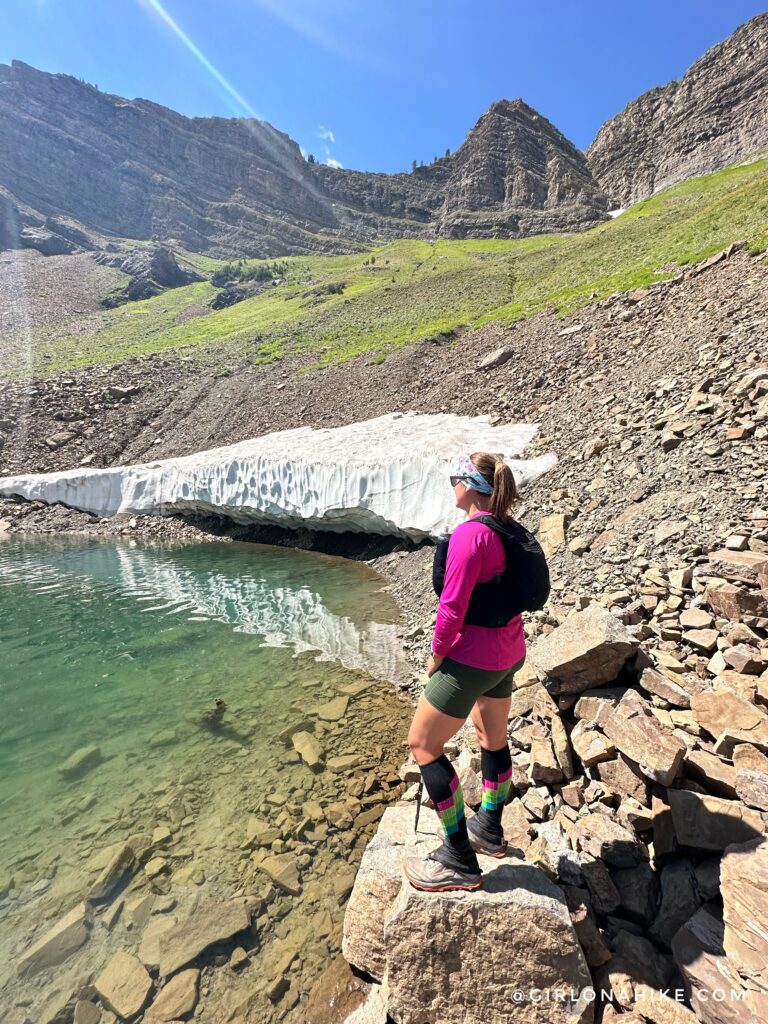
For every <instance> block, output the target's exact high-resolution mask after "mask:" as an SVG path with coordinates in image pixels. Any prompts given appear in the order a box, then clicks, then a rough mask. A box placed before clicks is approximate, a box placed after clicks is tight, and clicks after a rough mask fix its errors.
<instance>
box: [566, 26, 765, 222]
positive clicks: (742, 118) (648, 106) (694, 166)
mask: <svg viewBox="0 0 768 1024" xmlns="http://www.w3.org/2000/svg"><path fill="white" fill-rule="evenodd" d="M764 146H768V12H765V13H763V14H758V15H756V16H755V17H754V18H752V19H750V20H749V21H747V22H745V23H744V24H743V25H740V26H739V27H738V28H737V29H736V30H735V31H734V32H733V33H732V34H731V35H730V36H728V37H727V38H726V39H724V40H722V41H721V42H719V43H716V44H715V45H714V46H712V47H710V48H709V49H708V50H707V51H706V52H705V53H704V54H703V55H702V56H701V57H699V59H698V60H696V61H694V63H693V64H692V65H691V66H690V68H688V70H687V71H686V73H685V74H684V75H683V77H682V78H681V79H673V80H672V81H671V82H669V83H667V85H662V86H655V87H654V88H653V89H649V90H648V91H647V92H644V93H642V94H641V95H640V96H638V97H637V98H636V99H634V100H632V101H631V102H630V103H628V104H627V105H626V107H625V108H624V109H623V110H622V111H620V112H619V113H618V114H616V115H615V116H614V117H612V118H609V119H608V120H607V121H606V122H605V124H604V125H603V126H602V127H601V128H600V130H599V131H598V133H597V135H596V136H595V138H594V140H593V141H592V143H591V144H590V145H589V146H588V148H587V150H586V155H587V160H588V162H589V166H590V168H591V170H592V173H593V174H594V176H595V178H596V179H597V181H598V182H599V183H600V185H601V186H602V187H603V188H604V189H605V191H606V192H607V193H608V195H609V196H610V198H611V201H612V203H613V204H615V205H618V206H627V205H628V204H630V203H633V202H637V201H639V200H641V199H646V198H647V197H648V196H650V195H653V194H654V193H656V192H659V191H661V190H662V189H664V188H668V187H669V186H670V185H674V184H676V183H677V182H678V181H683V180H685V179H686V178H691V177H695V176H696V175H700V174H707V173H709V172H710V171H716V170H719V169H720V168H721V167H724V166H726V164H728V163H731V162H733V161H735V160H738V159H740V158H742V157H744V156H746V155H748V154H750V153H751V152H754V151H757V150H759V149H761V148H762V147H764Z"/></svg>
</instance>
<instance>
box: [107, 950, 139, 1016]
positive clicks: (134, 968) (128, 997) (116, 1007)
mask: <svg viewBox="0 0 768 1024" xmlns="http://www.w3.org/2000/svg"><path fill="white" fill-rule="evenodd" d="M94 987H95V988H96V991H97V992H98V993H99V998H100V999H101V1001H102V1002H103V1003H104V1005H105V1006H106V1007H107V1008H108V1009H110V1010H113V1011H114V1012H115V1013H116V1014H117V1015H118V1017H121V1018H122V1019H123V1020H128V1019H130V1018H131V1017H135V1016H136V1015H137V1014H138V1013H139V1012H140V1011H141V1010H143V1008H144V1007H145V1006H146V1004H147V1000H148V999H149V995H150V992H151V991H152V979H151V978H150V976H149V974H147V971H146V969H145V968H144V966H143V964H142V963H141V962H140V961H139V960H137V959H136V957H135V956H132V955H131V954H130V953H125V952H123V951H122V950H121V951H120V952H119V953H115V955H114V956H113V957H112V959H111V960H110V961H109V963H108V964H107V966H106V967H105V968H104V970H103V971H102V972H101V974H100V975H99V976H98V977H97V978H96V981H95V982H94Z"/></svg>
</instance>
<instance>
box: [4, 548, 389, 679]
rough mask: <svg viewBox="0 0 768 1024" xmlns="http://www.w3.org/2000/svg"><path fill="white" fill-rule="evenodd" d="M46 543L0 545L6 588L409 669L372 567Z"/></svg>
mask: <svg viewBox="0 0 768 1024" xmlns="http://www.w3.org/2000/svg"><path fill="white" fill-rule="evenodd" d="M43 543H44V544H45V548H44V550H43V551H42V553H41V541H40V540H39V539H37V540H30V539H28V538H19V539H18V540H17V539H16V538H13V539H10V540H9V541H8V542H6V543H5V544H3V545H2V546H1V547H0V587H3V586H11V585H18V584H20V583H23V584H24V585H25V587H27V588H29V589H30V590H32V591H33V592H35V593H37V594H40V595H43V594H45V595H47V596H48V598H49V599H50V598H53V599H55V598H56V596H57V594H59V595H60V596H61V598H62V599H64V600H66V601H67V602H76V603H79V604H81V605H82V604H88V603H94V602H98V601H100V600H103V599H105V598H106V599H108V600H109V601H110V602H114V601H115V600H118V601H119V600H127V601H130V602H133V603H135V604H137V605H139V606H140V610H141V612H142V613H143V614H145V615H147V616H153V617H154V616H171V615H182V616H184V617H185V618H186V619H187V621H192V622H195V621H216V622H220V623H224V624H226V625H228V626H230V627H232V629H233V630H234V631H235V632H240V633H250V634H256V635H258V636H260V637H262V642H261V644H260V646H263V647H287V648H290V649H292V650H293V652H294V653H295V654H301V653H305V652H316V660H317V661H334V662H338V663H339V664H340V665H342V666H343V667H344V668H347V669H351V670H360V671H364V672H366V673H368V674H369V675H372V676H374V678H378V679H395V678H398V677H399V676H400V675H401V674H402V673H404V672H405V671H406V665H405V662H404V659H403V656H402V653H401V648H400V645H399V644H398V641H397V630H396V626H395V625H394V621H393V620H394V617H395V615H396V609H395V607H394V603H393V602H392V600H391V599H390V598H389V597H388V596H387V595H384V594H378V595H377V594H376V593H375V592H373V593H372V588H371V583H372V580H373V578H375V574H373V573H372V572H371V571H370V570H368V568H367V567H363V566H359V565H350V564H349V563H345V562H343V561H342V560H341V559H337V558H332V557H330V556H322V555H314V554H308V553H306V552H293V551H291V552H286V551H285V550H284V549H272V548H270V547H268V546H266V545H241V544H206V545H194V546H192V545H189V546H181V547H176V548H174V547H169V546H165V547H160V546H154V545H153V546H144V545H141V544H139V543H138V542H135V541H129V542H125V543H117V544H113V543H102V542H99V541H94V542H88V543H83V542H82V541H76V542H75V543H74V544H73V543H72V542H71V540H70V539H69V538H52V539H50V540H48V541H47V542H43ZM340 563H341V564H340ZM356 576H357V579H355V577H356ZM334 606H335V609H334ZM342 607H343V610H342ZM382 620H383V621H382ZM387 620H389V621H387ZM4 640H5V641H11V640H12V638H11V637H8V636H4ZM116 653H117V654H120V653H123V652H120V651H118V652H116Z"/></svg>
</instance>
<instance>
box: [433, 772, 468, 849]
mask: <svg viewBox="0 0 768 1024" xmlns="http://www.w3.org/2000/svg"><path fill="white" fill-rule="evenodd" d="M448 786H449V789H450V791H451V795H450V796H449V797H447V798H446V799H445V800H440V801H438V802H437V804H435V809H436V810H437V814H438V817H439V818H440V825H441V826H442V829H443V835H444V836H445V838H446V839H448V838H449V837H450V836H452V835H453V834H454V833H456V832H458V831H459V827H460V825H461V822H462V820H463V818H464V793H463V790H462V788H461V783H460V782H459V776H458V775H456V774H455V773H454V776H453V778H452V779H451V781H450V783H449V784H448Z"/></svg>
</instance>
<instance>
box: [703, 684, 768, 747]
mask: <svg viewBox="0 0 768 1024" xmlns="http://www.w3.org/2000/svg"><path fill="white" fill-rule="evenodd" d="M691 713H692V714H693V717H694V719H695V721H696V723H697V725H699V726H700V727H701V728H702V729H704V730H705V731H706V732H708V733H709V735H710V736H712V737H713V739H717V738H718V737H719V736H720V735H721V734H722V732H723V731H724V730H725V729H726V727H727V729H728V730H729V731H731V732H739V733H743V734H745V735H746V736H750V737H754V739H755V740H757V741H760V742H762V743H765V742H768V715H766V714H765V713H764V712H763V711H761V710H760V708H758V707H756V706H755V705H754V704H752V703H751V702H750V701H748V700H746V699H745V698H744V697H741V696H739V694H737V693H734V692H733V691H732V690H729V689H723V690H711V691H709V692H707V693H696V694H694V695H693V696H692V697H691ZM726 756H727V755H726Z"/></svg>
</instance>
